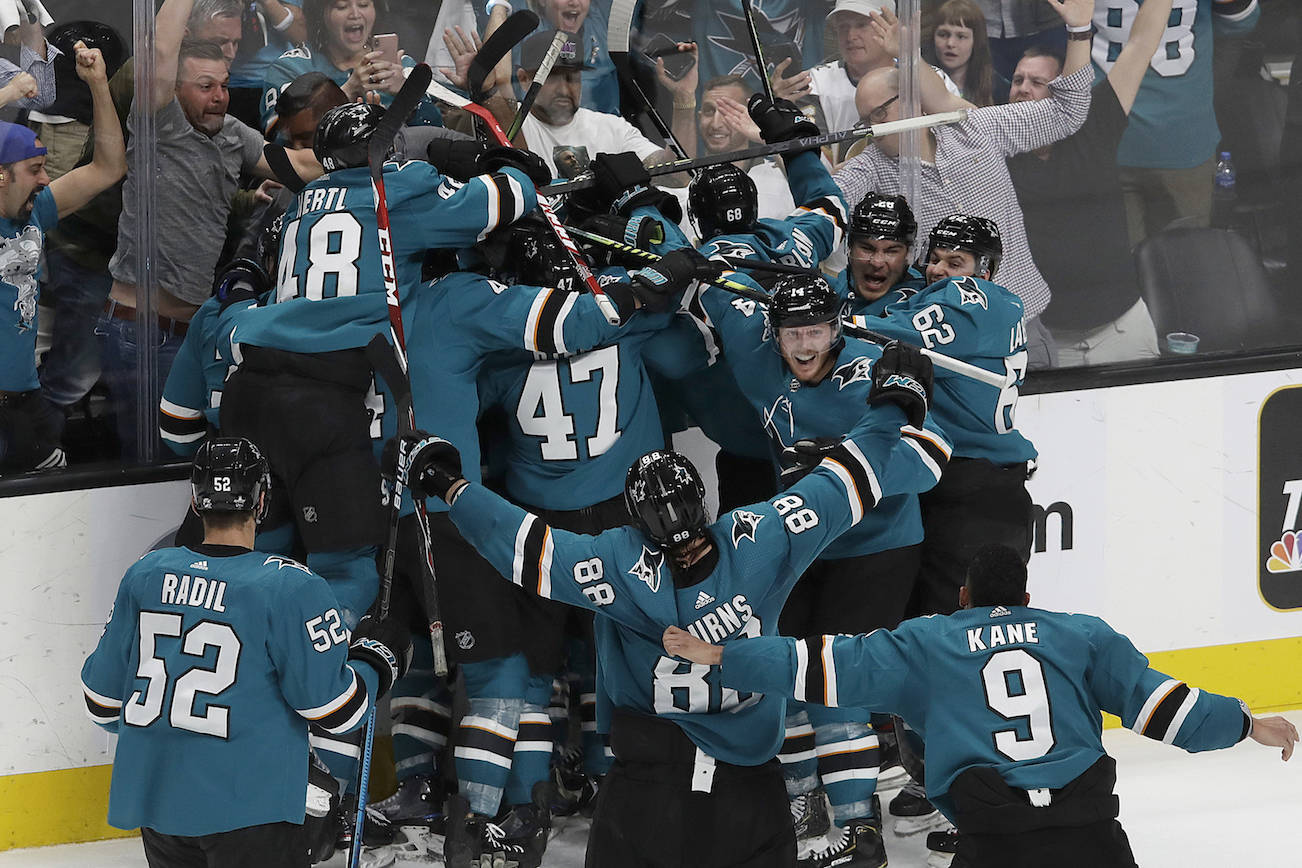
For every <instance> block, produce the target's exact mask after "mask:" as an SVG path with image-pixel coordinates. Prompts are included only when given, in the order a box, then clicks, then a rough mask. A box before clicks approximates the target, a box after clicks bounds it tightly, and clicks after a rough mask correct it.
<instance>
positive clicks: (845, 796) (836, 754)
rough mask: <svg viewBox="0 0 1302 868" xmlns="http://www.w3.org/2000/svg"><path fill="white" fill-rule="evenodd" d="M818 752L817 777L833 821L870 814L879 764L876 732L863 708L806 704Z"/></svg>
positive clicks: (842, 822) (849, 819) (847, 819)
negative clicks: (829, 807)
mask: <svg viewBox="0 0 1302 868" xmlns="http://www.w3.org/2000/svg"><path fill="white" fill-rule="evenodd" d="M807 711H808V714H809V720H810V722H811V723H812V724H813V727H814V744H815V749H816V751H817V753H818V777H819V780H821V781H822V783H823V789H824V790H825V791H826V792H827V801H828V802H829V803H830V804H831V806H832V821H833V822H835V823H836V824H837V825H838V826H845V825H847V824H848V823H849V822H850V821H851V820H853V819H856V818H859V817H870V816H872V815H873V793H875V792H876V791H877V770H878V766H879V765H880V764H881V760H880V756H881V751H880V750H879V749H878V744H877V734H876V733H875V732H873V728H872V726H870V725H869V724H868V719H869V714H868V711H867V710H866V709H862V708H858V709H856V708H824V707H822V706H813V705H811V706H808V708H807Z"/></svg>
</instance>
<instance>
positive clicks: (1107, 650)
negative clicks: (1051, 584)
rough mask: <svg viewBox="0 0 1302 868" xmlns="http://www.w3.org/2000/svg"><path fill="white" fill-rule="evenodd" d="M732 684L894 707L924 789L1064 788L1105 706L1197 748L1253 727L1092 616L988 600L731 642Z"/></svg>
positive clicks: (1093, 748) (726, 671)
mask: <svg viewBox="0 0 1302 868" xmlns="http://www.w3.org/2000/svg"><path fill="white" fill-rule="evenodd" d="M722 670H723V683H724V684H725V685H727V686H728V687H731V688H733V689H735V690H759V691H766V692H768V693H781V694H782V695H784V696H787V697H794V698H796V699H799V700H802V701H805V702H816V703H820V704H823V705H831V706H845V707H848V708H868V709H870V710H872V711H881V712H894V713H895V714H898V715H900V716H901V717H903V718H904V719H905V721H907V722H908V723H909V725H910V726H912V727H913V728H914V729H916V730H917V731H918V732H919V733H920V734H921V735H922V736H923V738H924V739H925V740H926V745H927V796H928V797H929V798H930V799H931V801H932V802H933V803H934V804H935V805H936V807H937V808H939V809H940V811H941V812H942V813H944V814H945V815H946V816H947V817H950V818H951V819H953V804H952V802H951V801H950V799H949V798H948V796H947V792H948V790H949V788H950V785H951V784H952V783H953V781H954V778H955V777H957V776H958V774H959V773H960V772H961V771H963V770H964V769H967V768H971V767H973V766H988V767H990V768H993V769H995V770H996V771H997V772H998V773H999V774H1000V775H1001V776H1002V777H1003V779H1004V780H1005V781H1006V782H1007V783H1008V784H1009V786H1012V787H1017V788H1021V789H1028V790H1029V789H1039V788H1041V787H1043V788H1048V789H1053V788H1057V787H1062V786H1064V785H1065V784H1066V783H1068V782H1069V781H1071V780H1072V779H1074V778H1075V777H1076V776H1077V775H1080V774H1081V773H1082V772H1084V771H1085V770H1086V769H1088V768H1089V767H1090V766H1091V765H1093V764H1094V763H1095V762H1096V761H1097V760H1098V759H1099V757H1101V756H1102V755H1103V754H1104V750H1103V742H1102V740H1101V732H1102V719H1101V717H1100V715H1099V711H1100V709H1101V710H1103V711H1107V712H1109V713H1111V714H1115V715H1117V716H1118V717H1120V718H1121V721H1122V723H1124V724H1125V725H1126V726H1127V727H1129V728H1130V729H1133V730H1134V731H1135V732H1138V733H1139V734H1140V735H1144V736H1147V737H1148V738H1152V739H1156V740H1157V741H1162V742H1165V743H1167V744H1175V745H1177V746H1179V747H1182V748H1184V749H1185V750H1189V751H1201V750H1214V749H1216V748H1223V747H1229V746H1230V745H1233V744H1236V743H1237V742H1239V741H1241V740H1242V739H1243V737H1244V736H1245V735H1247V733H1248V724H1249V720H1248V716H1247V709H1246V708H1245V707H1244V706H1243V704H1242V703H1241V702H1239V701H1238V700H1235V699H1231V698H1229V697H1225V696H1218V695H1216V694H1214V693H1208V692H1206V691H1200V690H1198V689H1196V688H1191V687H1189V686H1188V685H1187V684H1185V683H1184V682H1182V681H1180V680H1179V679H1176V678H1171V677H1170V676H1167V675H1163V674H1162V673H1161V672H1158V671H1156V670H1154V669H1152V668H1150V667H1149V665H1148V658H1146V657H1145V656H1144V655H1143V654H1141V653H1140V652H1139V651H1137V650H1136V649H1135V646H1134V645H1132V644H1131V642H1130V640H1129V639H1127V638H1126V637H1125V636H1122V635H1121V634H1120V633H1117V632H1116V631H1115V630H1113V629H1112V628H1111V627H1109V626H1108V625H1107V624H1106V623H1105V622H1104V621H1102V620H1101V619H1099V618H1095V617H1092V616H1090V615H1073V614H1066V613H1063V612H1050V611H1046V610H1044V609H1033V608H1029V607H1023V606H1012V607H1004V606H994V607H991V606H980V607H976V608H972V609H962V610H960V611H958V612H955V613H954V614H952V615H928V616H927V617H925V618H914V619H912V620H909V621H905V622H904V623H903V624H901V625H900V626H899V627H897V628H896V629H894V630H875V631H873V632H872V633H868V634H866V635H859V636H835V637H834V636H822V637H812V638H809V639H800V640H796V639H782V638H774V639H770V638H765V639H760V640H756V641H753V642H752V641H747V642H730V643H728V644H726V645H725V646H724V652H723V663H722Z"/></svg>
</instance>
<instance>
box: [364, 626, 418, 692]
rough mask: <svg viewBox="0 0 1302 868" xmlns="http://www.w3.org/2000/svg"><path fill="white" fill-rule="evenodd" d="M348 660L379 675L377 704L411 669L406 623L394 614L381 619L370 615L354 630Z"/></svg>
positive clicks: (409, 639) (408, 630)
mask: <svg viewBox="0 0 1302 868" xmlns="http://www.w3.org/2000/svg"><path fill="white" fill-rule="evenodd" d="M348 659H349V660H358V661H361V662H362V663H365V664H367V665H369V666H370V667H371V668H372V669H374V670H375V671H376V673H377V674H379V676H380V687H379V690H377V691H376V694H375V698H376V700H377V701H378V700H379V698H380V697H381V696H384V695H385V694H386V693H388V692H389V689H390V688H391V687H393V682H395V681H397V680H398V679H399V678H401V677H402V676H404V675H406V674H407V669H408V668H409V667H410V666H411V628H410V627H409V626H408V625H407V621H406V619H404V618H398V617H395V616H394V615H393V614H392V613H390V614H389V615H386V616H385V617H383V618H380V617H377V615H376V614H375V613H374V612H367V613H366V614H365V615H363V616H362V620H360V621H358V622H357V626H356V627H354V628H353V639H352V642H350V643H349V645H348Z"/></svg>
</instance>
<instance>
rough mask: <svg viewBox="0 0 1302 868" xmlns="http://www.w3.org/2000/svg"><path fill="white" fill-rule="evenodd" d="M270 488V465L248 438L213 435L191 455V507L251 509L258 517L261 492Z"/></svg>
mask: <svg viewBox="0 0 1302 868" xmlns="http://www.w3.org/2000/svg"><path fill="white" fill-rule="evenodd" d="M270 488H271V466H270V465H269V464H268V463H267V459H266V458H263V457H262V453H261V452H260V451H258V447H257V446H254V445H253V441H252V440H248V439H246V438H244V437H217V438H214V439H211V440H207V441H205V442H204V444H203V445H202V446H200V447H199V451H198V452H197V453H195V456H194V468H193V469H192V470H191V471H190V489H191V491H192V493H193V495H194V508H195V511H196V512H198V513H199V514H200V515H201V516H202V515H205V514H209V513H219V514H220V513H232V512H249V511H253V512H254V518H256V519H257V520H258V521H261V520H262V516H263V514H264V513H265V512H266V500H265V499H263V498H262V495H263V494H264V493H269V491H270Z"/></svg>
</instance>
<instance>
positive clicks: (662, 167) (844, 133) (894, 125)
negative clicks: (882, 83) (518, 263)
mask: <svg viewBox="0 0 1302 868" xmlns="http://www.w3.org/2000/svg"><path fill="white" fill-rule="evenodd" d="M965 120H967V109H959V110H958V111H952V112H940V113H938V114H934V115H921V116H919V117H916V118H905V119H904V120H898V121H887V122H886V123H884V124H873V125H872V126H866V127H852V128H851V129H848V130H837V131H836V132H832V133H823V134H822V135H820V136H806V137H805V138H803V139H792V140H791V141H788V142H777V143H776V144H772V145H753V146H751V147H749V148H742V149H741V150H739V151H729V152H727V153H725V154H705V155H703V156H700V157H695V158H693V159H690V160H674V161H672V162H669V163H658V164H656V165H654V166H648V167H647V173H648V174H650V175H651V177H653V178H654V177H656V176H657V175H672V174H673V173H675V172H691V171H693V170H695V169H701V168H704V167H706V166H717V165H718V164H720V163H732V162H736V161H738V160H749V159H751V158H752V157H772V156H777V155H778V154H787V153H790V152H791V151H804V150H814V149H815V148H821V147H822V146H823V145H834V144H836V143H837V142H844V141H847V140H849V139H860V138H864V137H866V136H871V137H873V138H879V137H882V136H893V135H895V134H896V133H902V132H904V131H905V130H921V129H926V128H927V127H935V126H939V125H941V124H957V123H962V122H963V121H965ZM594 183H596V182H595V181H594V180H593V178H592V175H590V174H587V175H583V176H581V177H578V178H575V179H574V180H572V181H560V182H558V183H553V184H548V185H547V187H546V189H545V190H544V191H543V192H545V193H546V194H547V195H548V196H559V195H560V194H562V193H572V192H574V191H575V190H586V189H587V188H588V187H591V186H592V185H593V184H594Z"/></svg>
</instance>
